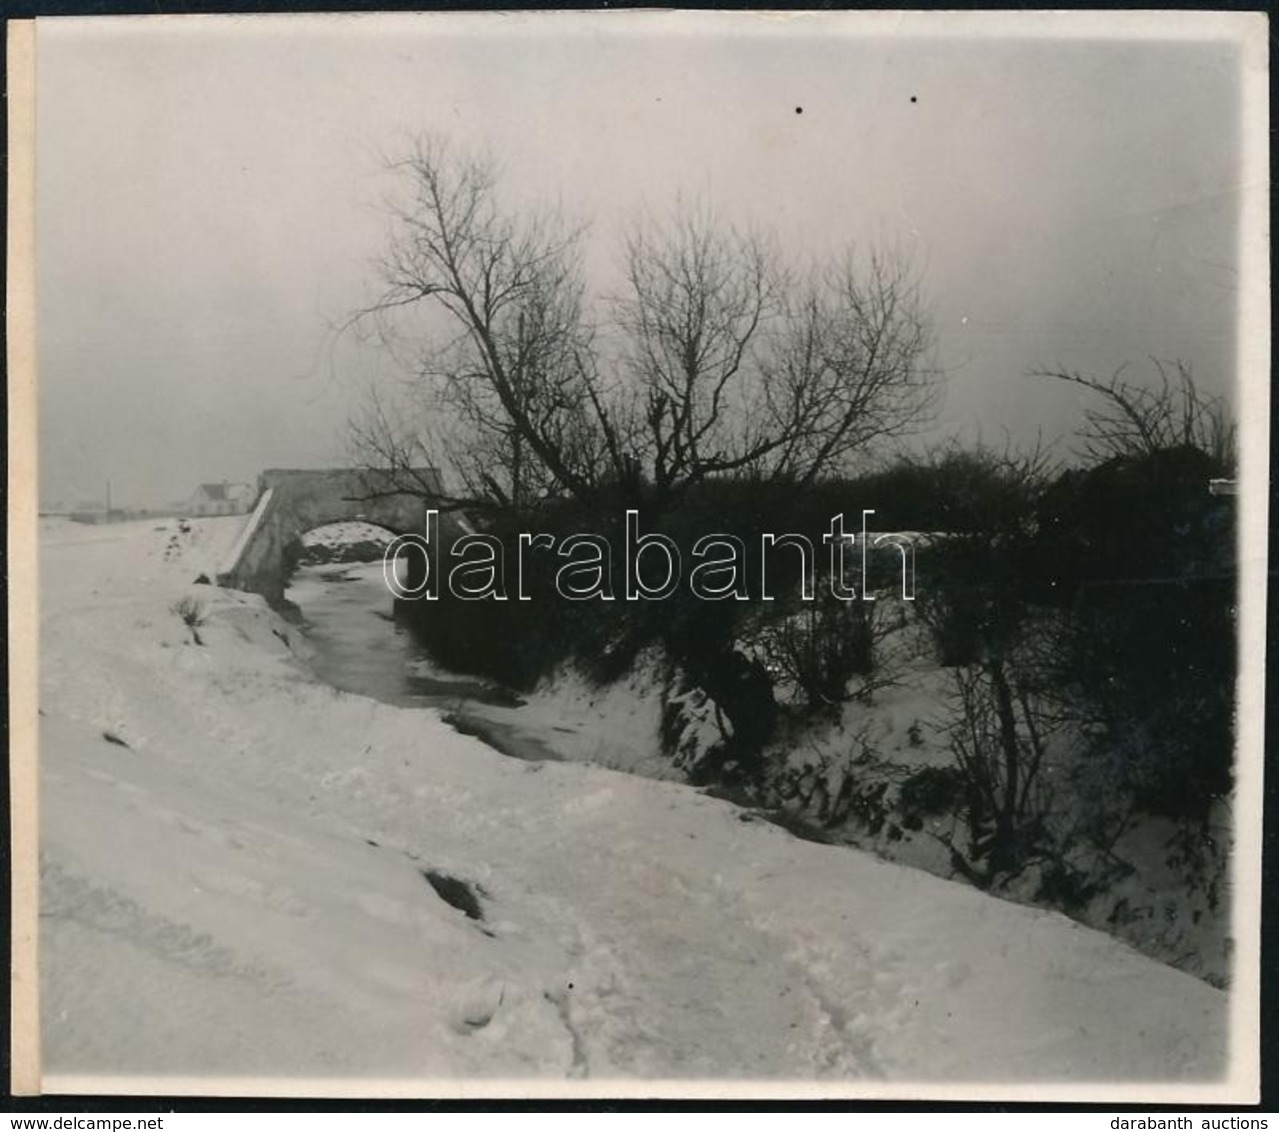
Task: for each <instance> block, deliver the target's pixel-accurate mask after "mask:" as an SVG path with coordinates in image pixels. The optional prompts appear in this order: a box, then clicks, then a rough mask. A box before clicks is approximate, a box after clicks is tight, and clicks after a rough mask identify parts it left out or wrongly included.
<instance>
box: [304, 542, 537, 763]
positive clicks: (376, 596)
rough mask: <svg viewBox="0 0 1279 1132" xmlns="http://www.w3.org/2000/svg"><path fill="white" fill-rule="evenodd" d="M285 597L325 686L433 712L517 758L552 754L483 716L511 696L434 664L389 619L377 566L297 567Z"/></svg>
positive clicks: (404, 629)
mask: <svg viewBox="0 0 1279 1132" xmlns="http://www.w3.org/2000/svg"><path fill="white" fill-rule="evenodd" d="M285 597H286V598H287V599H288V600H289V601H291V602H292V603H293V604H294V605H296V606H297V607H298V609H299V610H300V611H301V614H302V629H303V632H305V634H306V636H307V639H308V640H309V641H310V643H311V645H312V646H313V649H314V652H313V655H312V656H311V658H310V664H311V669H312V671H314V673H315V675H316V676H317V677H318V678H319V679H320V680H323V681H324V682H325V683H326V684H330V685H332V686H333V687H335V688H340V689H341V690H342V691H344V692H353V693H355V694H357V695H361V696H369V697H371V698H372V699H375V700H381V701H382V702H383V703H388V704H395V705H396V706H398V707H414V708H432V709H435V710H436V711H438V712H440V714H441V715H442V716H444V717H445V718H446V719H447V721H448V722H449V723H451V724H452V725H453V726H454V727H456V728H457V730H459V731H461V732H463V733H464V734H467V735H474V736H476V737H477V738H479V739H481V740H483V741H484V742H486V743H487V744H488V745H489V746H491V747H493V748H495V749H496V750H498V751H501V752H502V753H503V754H506V755H511V756H513V757H515V758H522V759H555V758H557V757H558V756H557V755H556V754H555V752H554V751H553V750H552V749H551V748H550V747H548V746H547V745H546V744H544V743H542V742H539V741H538V740H535V739H532V738H530V737H529V736H527V735H525V734H523V733H517V732H515V731H513V730H512V729H511V728H510V727H509V726H507V725H505V724H504V723H503V722H501V721H499V720H493V719H490V718H488V717H487V716H485V714H484V712H483V708H484V705H486V704H496V705H498V706H503V707H513V706H517V705H518V704H519V700H518V699H517V698H515V697H514V696H513V695H512V694H511V693H510V692H508V691H506V690H505V689H503V688H500V687H497V686H495V685H493V684H490V683H487V682H486V681H483V680H477V679H474V678H471V677H467V676H460V675H457V674H454V673H449V672H446V671H443V670H442V669H440V668H439V667H438V666H437V665H435V664H433V663H432V661H431V659H430V658H429V657H428V656H427V653H426V649H425V648H424V647H423V645H422V644H421V643H420V642H419V641H418V640H417V639H416V638H415V637H414V636H413V634H412V633H411V632H410V631H409V630H408V628H407V627H406V626H405V625H403V624H402V623H400V622H398V621H396V619H395V618H394V616H393V615H392V607H393V601H392V597H391V594H390V592H389V591H388V589H387V587H386V583H385V580H384V578H383V576H382V563H381V562H380V561H378V562H357V563H341V564H328V565H323V566H301V567H299V568H298V570H297V572H296V573H295V574H294V575H293V578H292V580H291V581H290V583H289V586H288V589H287V590H286V591H285Z"/></svg>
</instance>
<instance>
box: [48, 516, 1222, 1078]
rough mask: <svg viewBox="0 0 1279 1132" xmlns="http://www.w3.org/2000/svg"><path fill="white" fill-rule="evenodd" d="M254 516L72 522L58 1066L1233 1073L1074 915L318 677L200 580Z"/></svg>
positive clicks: (51, 819)
mask: <svg viewBox="0 0 1279 1132" xmlns="http://www.w3.org/2000/svg"><path fill="white" fill-rule="evenodd" d="M236 526H237V523H236V520H233V519H232V520H205V521H203V522H201V523H196V524H193V527H194V529H193V530H192V532H191V533H190V534H189V535H180V534H177V533H175V532H176V525H175V524H173V523H168V524H165V526H164V529H162V530H161V529H157V528H155V527H153V525H152V524H149V523H135V524H122V525H119V526H113V527H77V526H74V525H72V524H69V523H60V522H48V523H46V524H45V525H44V527H43V528H42V555H43V557H42V573H41V577H42V583H43V586H44V590H43V593H42V597H41V601H42V610H41V612H42V626H41V634H42V637H41V648H42V657H41V679H42V692H41V696H42V699H41V708H42V712H43V716H44V718H43V719H42V720H41V724H42V744H43V751H42V764H41V789H42V799H41V821H42V828H41V848H42V852H41V895H42V908H41V941H40V942H41V948H42V952H41V956H42V958H41V983H42V996H43V998H42V1015H43V1019H44V1035H43V1047H44V1056H45V1071H46V1073H47V1074H53V1075H57V1076H59V1077H64V1078H65V1077H67V1076H68V1075H72V1076H74V1075H83V1074H94V1075H102V1074H127V1075H144V1076H156V1075H166V1074H168V1075H176V1076H182V1077H191V1076H202V1075H208V1074H219V1075H247V1076H252V1077H256V1078H261V1077H270V1076H286V1075H295V1076H298V1075H300V1076H308V1077H314V1076H349V1075H359V1076H362V1077H368V1078H382V1079H387V1078H411V1079H415V1080H419V1081H423V1082H434V1083H435V1084H434V1086H433V1088H434V1091H456V1090H458V1089H460V1088H461V1087H462V1086H461V1082H462V1081H464V1080H470V1079H480V1078H494V1077H500V1078H505V1079H510V1078H517V1079H532V1078H548V1077H549V1078H552V1079H556V1078H558V1079H565V1078H568V1079H573V1078H587V1079H589V1080H592V1081H598V1080H609V1079H617V1078H637V1077H642V1078H708V1077H710V1078H721V1079H723V1078H728V1079H738V1080H741V1079H762V1078H768V1079H783V1080H788V1081H821V1080H825V1081H838V1082H848V1083H849V1088H850V1090H852V1091H855V1090H856V1088H857V1083H858V1082H868V1081H882V1080H889V1081H921V1082H924V1081H946V1080H963V1081H968V1082H981V1081H988V1082H1011V1081H1015V1080H1028V1081H1030V1080H1051V1081H1077V1082H1083V1081H1121V1080H1128V1081H1133V1080H1155V1079H1160V1080H1172V1081H1187V1080H1194V1079H1199V1080H1204V1079H1209V1078H1212V1077H1214V1076H1216V1075H1217V1074H1218V1073H1220V1071H1221V1070H1222V1067H1223V1065H1224V1058H1225V1049H1226V1031H1227V1018H1226V1006H1227V998H1226V996H1225V995H1224V994H1223V993H1222V992H1220V991H1217V990H1215V989H1213V988H1212V987H1209V986H1207V985H1206V984H1204V983H1202V982H1199V981H1198V980H1196V979H1193V978H1191V977H1189V976H1187V975H1184V974H1181V973H1179V972H1177V971H1174V970H1172V969H1170V968H1167V967H1164V966H1162V965H1160V964H1158V963H1156V962H1154V961H1152V960H1149V959H1146V958H1144V957H1142V956H1140V955H1138V954H1137V953H1136V952H1134V951H1132V950H1131V949H1129V948H1127V947H1126V946H1124V945H1123V944H1121V943H1119V942H1117V941H1115V940H1113V939H1111V938H1109V937H1107V936H1105V935H1102V934H1100V933H1097V932H1093V931H1089V930H1087V929H1085V928H1082V927H1080V926H1078V925H1076V924H1074V923H1072V922H1070V921H1068V920H1066V919H1065V918H1063V917H1060V916H1057V915H1054V914H1050V913H1045V912H1041V911H1037V910H1034V909H1029V908H1025V907H1020V906H1015V905H1012V904H1007V903H1003V902H1000V901H998V900H994V899H992V898H989V897H986V896H983V895H982V894H980V893H978V892H975V891H973V890H970V889H967V888H965V887H962V886H960V885H957V884H952V883H949V882H946V881H943V880H940V879H937V878H935V877H932V876H928V875H926V874H923V873H919V872H916V871H913V870H910V869H906V868H903V867H900V866H895V865H891V864H887V863H884V862H881V861H878V860H876V859H875V858H873V857H870V856H867V855H864V854H861V853H858V852H855V851H852V850H848V849H842V848H834V847H828V846H822V845H815V844H812V843H808V842H803V841H798V840H795V839H794V838H792V837H791V836H790V835H788V834H786V833H785V832H783V831H782V830H780V829H777V828H776V827H773V826H770V825H766V824H760V823H756V822H747V821H743V820H742V816H743V815H742V814H741V812H740V811H738V810H737V809H736V808H735V807H733V806H731V805H730V804H728V803H725V802H721V801H718V800H714V799H711V798H707V797H705V796H703V795H701V794H699V793H697V792H696V791H694V790H691V789H690V788H688V787H684V786H679V785H675V784H672V783H664V782H655V781H650V780H646V779H641V778H636V777H632V776H628V775H625V774H621V773H616V772H612V771H607V770H603V769H599V768H592V767H585V766H580V765H574V764H570V763H524V762H520V761H516V760H511V759H507V758H504V757H503V756H501V755H498V754H496V753H495V752H494V751H492V750H491V749H489V748H488V747H486V746H484V745H483V744H481V743H480V742H478V741H477V740H474V739H470V738H467V737H464V736H461V735H459V734H457V733H456V732H454V731H453V730H451V729H450V728H448V727H447V726H446V725H444V724H443V723H442V722H440V720H439V719H438V718H437V717H436V716H435V714H434V713H433V712H429V711H420V710H419V711H413V710H407V709H402V708H396V707H392V706H389V705H385V704H381V703H377V702H374V701H372V700H368V699H364V698H361V697H357V696H350V695H346V694H341V693H336V692H335V691H333V690H332V689H330V688H328V687H326V686H323V685H319V684H317V683H315V682H313V681H312V680H311V679H310V678H309V677H308V675H307V673H306V671H305V668H304V666H303V665H302V664H300V663H299V661H298V659H297V656H296V655H295V652H296V651H301V648H300V646H299V642H298V641H297V640H296V639H294V638H296V631H295V630H291V629H290V628H289V627H288V626H286V625H284V624H283V623H282V622H281V621H279V620H278V619H277V618H276V617H275V616H274V615H273V614H271V613H270V612H269V611H268V610H267V609H266V608H265V606H264V605H263V604H262V603H261V602H260V601H259V600H258V599H256V598H254V597H251V596H248V595H244V594H236V593H231V592H227V591H221V590H218V589H215V588H213V587H205V586H191V585H189V584H188V583H189V582H190V579H191V578H193V577H194V576H195V575H196V573H198V572H199V571H200V570H202V569H206V568H207V565H208V563H210V562H212V561H216V559H217V557H218V556H219V554H220V552H221V551H222V550H224V549H225V547H226V545H227V544H228V543H229V542H230V541H231V540H232V539H234V537H235V533H236ZM187 594H189V595H191V596H192V597H194V598H197V599H199V600H200V601H201V602H202V603H203V617H204V623H203V624H202V625H201V626H200V627H199V629H198V632H199V634H200V637H201V639H202V640H203V642H204V644H203V646H199V645H196V644H195V643H193V641H192V634H191V631H190V630H189V629H188V628H187V626H185V625H184V624H183V623H182V621H181V619H180V618H179V617H178V616H177V615H176V614H175V613H173V612H172V611H171V608H170V607H171V605H172V603H173V602H174V601H175V600H176V599H177V598H179V597H182V596H183V595H187ZM107 734H109V735H110V736H111V737H112V739H108V738H106V737H105V735H107ZM112 740H118V741H112ZM425 871H432V872H434V873H435V874H437V876H438V875H440V874H443V875H447V876H449V877H453V878H456V879H457V880H459V881H463V882H465V883H466V884H467V885H468V886H470V889H471V891H472V892H473V893H474V894H475V896H476V897H477V899H478V901H479V905H480V909H481V911H482V918H479V919H475V918H468V917H467V916H466V915H465V914H464V912H463V911H461V910H459V909H458V908H456V907H453V906H451V905H450V904H449V903H447V902H446V901H445V900H444V899H442V898H441V897H440V896H439V895H438V894H437V892H436V889H435V888H434V887H433V886H432V885H431V884H429V883H428V881H427V879H426V876H425Z"/></svg>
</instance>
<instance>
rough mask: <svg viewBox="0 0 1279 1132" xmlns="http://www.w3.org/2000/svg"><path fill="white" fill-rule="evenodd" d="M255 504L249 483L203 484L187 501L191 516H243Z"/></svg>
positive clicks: (223, 482)
mask: <svg viewBox="0 0 1279 1132" xmlns="http://www.w3.org/2000/svg"><path fill="white" fill-rule="evenodd" d="M252 502H253V487H252V485H251V484H247V483H228V482H226V481H225V480H223V481H222V483H202V484H201V485H200V486H199V487H197V488H196V489H195V493H194V494H193V495H192V496H191V498H190V499H189V500H188V501H187V506H186V510H187V513H188V514H191V515H243V514H244V513H245V512H246V511H248V509H249V505H250V504H251V503H252Z"/></svg>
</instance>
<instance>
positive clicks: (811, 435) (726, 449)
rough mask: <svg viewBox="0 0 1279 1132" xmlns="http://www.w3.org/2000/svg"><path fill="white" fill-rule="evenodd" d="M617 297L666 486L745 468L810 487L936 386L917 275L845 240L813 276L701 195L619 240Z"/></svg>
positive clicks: (914, 418)
mask: <svg viewBox="0 0 1279 1132" xmlns="http://www.w3.org/2000/svg"><path fill="white" fill-rule="evenodd" d="M626 255H627V282H628V287H629V291H628V294H627V296H626V298H625V299H624V300H623V301H622V302H621V303H620V304H619V305H618V315H619V324H620V326H621V329H622V330H623V332H624V334H625V336H626V340H627V352H626V364H627V366H628V368H629V370H630V372H631V374H632V376H633V377H634V379H635V380H636V382H637V384H638V386H639V388H640V389H641V390H642V391H643V393H642V399H643V412H642V418H643V421H642V424H643V430H642V431H643V436H644V441H645V448H644V456H645V458H646V462H647V464H648V466H649V467H650V469H651V478H652V482H653V485H654V487H655V489H656V491H657V494H658V495H659V497H660V496H663V495H669V494H676V493H678V492H679V490H681V489H682V488H684V487H686V486H688V485H689V484H693V483H697V482H699V481H700V480H703V479H706V478H708V477H710V476H713V475H718V474H724V473H734V472H746V473H750V474H753V475H758V476H763V477H768V478H784V479H787V480H790V481H793V482H797V483H799V484H802V485H807V484H810V483H812V482H813V481H815V480H816V479H818V478H819V477H821V476H822V475H824V474H830V473H832V472H837V471H840V470H843V469H844V468H845V467H846V466H847V464H848V461H849V459H850V458H851V457H852V456H853V455H854V454H857V453H860V452H864V451H865V449H866V447H867V446H868V445H869V444H871V443H872V442H875V441H881V440H885V439H890V438H894V437H899V436H902V435H904V434H905V433H907V432H909V431H911V430H913V429H917V428H919V427H920V426H921V425H922V424H924V423H925V422H926V421H927V420H928V419H929V418H930V416H931V414H932V411H933V409H934V407H935V405H936V401H937V394H938V391H939V387H938V384H937V382H936V374H935V371H934V370H932V369H930V368H929V367H928V365H927V358H928V355H929V352H930V350H931V347H932V332H931V325H930V321H929V318H928V315H927V313H926V311H925V309H924V306H923V303H922V301H921V297H920V292H919V287H918V284H917V283H916V281H915V280H914V279H913V277H912V276H911V274H910V272H909V270H908V269H907V267H906V265H905V264H904V263H903V262H902V261H901V260H900V259H899V258H896V257H894V256H890V255H885V254H881V253H872V254H871V255H869V256H868V257H867V258H866V262H865V263H864V264H862V263H859V261H858V259H857V257H856V256H855V255H854V254H853V253H852V251H848V252H846V253H845V254H844V255H843V256H842V257H841V258H839V259H838V260H837V261H835V262H834V263H833V264H830V265H828V266H826V267H823V268H814V269H813V270H811V271H810V272H809V273H808V274H807V276H806V277H803V278H799V277H797V275H796V273H795V272H794V271H792V270H790V269H789V268H787V267H786V266H785V265H784V264H783V263H781V261H780V256H779V255H778V253H777V252H776V250H775V249H774V247H773V246H772V245H771V243H770V242H769V241H768V240H766V239H765V238H763V237H762V236H760V235H759V234H758V233H753V232H746V233H743V232H738V231H735V230H732V229H725V228H723V227H721V226H719V225H718V224H717V222H716V220H715V218H714V216H713V215H712V214H711V213H710V212H709V211H707V210H706V209H704V208H695V209H684V210H681V211H678V212H677V213H676V214H675V215H674V217H673V218H671V219H670V220H668V221H667V222H665V223H664V224H663V223H655V222H653V221H649V222H647V223H645V224H643V225H641V226H639V227H637V228H636V229H634V230H633V231H632V232H631V234H630V235H629V237H628V239H627V244H626Z"/></svg>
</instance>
